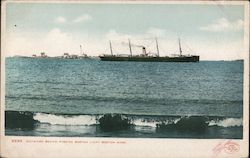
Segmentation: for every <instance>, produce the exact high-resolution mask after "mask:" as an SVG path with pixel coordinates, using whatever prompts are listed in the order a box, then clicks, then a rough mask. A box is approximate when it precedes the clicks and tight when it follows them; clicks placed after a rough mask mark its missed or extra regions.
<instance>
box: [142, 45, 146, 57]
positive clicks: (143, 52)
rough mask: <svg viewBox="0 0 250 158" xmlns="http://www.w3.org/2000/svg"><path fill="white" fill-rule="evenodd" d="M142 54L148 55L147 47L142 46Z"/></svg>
mask: <svg viewBox="0 0 250 158" xmlns="http://www.w3.org/2000/svg"><path fill="white" fill-rule="evenodd" d="M142 54H144V55H145V56H146V55H147V52H146V47H142Z"/></svg>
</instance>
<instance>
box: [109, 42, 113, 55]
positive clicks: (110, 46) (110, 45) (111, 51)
mask: <svg viewBox="0 0 250 158" xmlns="http://www.w3.org/2000/svg"><path fill="white" fill-rule="evenodd" d="M109 48H110V53H111V56H113V50H112V44H111V41H109Z"/></svg>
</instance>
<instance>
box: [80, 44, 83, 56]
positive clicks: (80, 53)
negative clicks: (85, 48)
mask: <svg viewBox="0 0 250 158" xmlns="http://www.w3.org/2000/svg"><path fill="white" fill-rule="evenodd" d="M82 54H83V53H82V45H80V55H82Z"/></svg>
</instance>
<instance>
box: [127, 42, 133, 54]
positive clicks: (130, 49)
mask: <svg viewBox="0 0 250 158" xmlns="http://www.w3.org/2000/svg"><path fill="white" fill-rule="evenodd" d="M128 45H129V51H130V56H131V57H132V48H131V43H130V39H128Z"/></svg>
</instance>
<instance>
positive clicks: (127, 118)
mask: <svg viewBox="0 0 250 158" xmlns="http://www.w3.org/2000/svg"><path fill="white" fill-rule="evenodd" d="M39 124H50V125H64V126H91V125H97V126H100V127H102V128H103V129H109V128H110V127H111V126H112V128H114V129H115V128H116V127H121V128H125V127H126V128H127V127H131V126H145V127H146V126H147V127H152V128H160V129H162V128H163V129H164V128H167V129H176V130H183V129H206V128H209V127H213V126H218V127H223V128H227V127H241V126H243V120H242V118H228V117H221V116H209V117H208V116H167V115H166V116H162V115H161V116H157V115H152V116H151V115H130V114H96V115H89V114H48V113H40V112H38V113H36V112H26V111H6V112H5V127H6V128H35V126H36V125H39Z"/></svg>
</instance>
